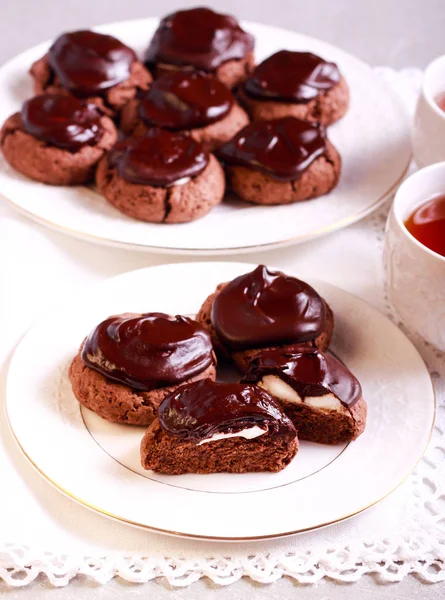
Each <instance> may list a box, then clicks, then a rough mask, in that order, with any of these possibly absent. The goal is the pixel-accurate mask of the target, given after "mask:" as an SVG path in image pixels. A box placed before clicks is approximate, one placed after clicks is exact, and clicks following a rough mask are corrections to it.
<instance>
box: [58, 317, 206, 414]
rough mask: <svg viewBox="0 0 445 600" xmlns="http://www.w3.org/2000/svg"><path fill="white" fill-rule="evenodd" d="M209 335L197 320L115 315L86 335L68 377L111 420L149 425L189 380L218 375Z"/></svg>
mask: <svg viewBox="0 0 445 600" xmlns="http://www.w3.org/2000/svg"><path fill="white" fill-rule="evenodd" d="M215 365H216V359H215V355H214V353H213V349H212V344H211V341H210V337H209V335H208V334H207V333H206V332H205V330H204V329H203V328H202V327H200V326H199V324H198V323H197V322H196V321H193V320H192V319H189V318H188V317H182V316H176V317H173V316H170V315H166V314H164V313H147V314H132V313H127V314H123V315H116V316H113V317H110V318H108V319H106V320H105V321H103V322H102V323H100V324H99V325H98V326H97V327H96V328H95V329H94V330H93V331H92V332H91V333H90V335H89V336H88V337H87V338H86V339H85V341H84V342H83V344H82V346H81V348H80V350H79V353H78V354H77V356H76V357H75V358H74V360H73V362H72V364H71V367H70V370H69V376H70V380H71V384H72V386H73V392H74V394H75V396H76V398H77V399H78V400H79V402H81V403H82V404H83V405H85V406H86V407H87V408H90V409H91V410H93V411H94V412H96V413H97V414H98V415H99V416H101V417H103V418H104V419H107V420H109V421H115V422H118V423H129V424H135V425H147V424H149V423H151V421H152V420H153V418H154V415H155V414H156V410H157V407H158V405H159V403H160V402H161V401H162V400H163V398H165V396H166V395H168V394H169V393H170V392H172V391H174V390H175V389H176V388H177V387H178V386H180V385H182V384H183V383H185V382H192V381H197V380H199V379H202V378H207V377H210V378H214V377H215Z"/></svg>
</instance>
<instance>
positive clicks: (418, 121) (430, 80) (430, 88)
mask: <svg viewBox="0 0 445 600" xmlns="http://www.w3.org/2000/svg"><path fill="white" fill-rule="evenodd" d="M443 93H445V55H444V56H439V58H436V60H433V62H432V63H430V64H429V65H428V67H427V69H426V71H425V76H424V78H423V84H422V91H421V93H420V97H419V100H418V102H417V107H416V114H415V117H414V129H413V152H414V158H415V160H416V163H417V165H418V166H419V167H426V166H427V165H432V164H433V163H437V162H441V161H444V160H445V112H444V111H443V110H441V109H440V108H439V106H438V105H437V104H436V101H435V98H437V96H439V95H440V94H443Z"/></svg>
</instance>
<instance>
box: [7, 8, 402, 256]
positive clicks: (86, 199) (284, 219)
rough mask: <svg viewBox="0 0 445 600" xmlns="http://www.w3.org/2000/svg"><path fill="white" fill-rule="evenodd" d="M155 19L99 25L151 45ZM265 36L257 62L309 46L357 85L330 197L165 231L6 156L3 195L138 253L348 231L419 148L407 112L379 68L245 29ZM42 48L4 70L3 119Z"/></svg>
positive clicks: (231, 211)
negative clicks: (29, 173) (34, 176)
mask: <svg viewBox="0 0 445 600" xmlns="http://www.w3.org/2000/svg"><path fill="white" fill-rule="evenodd" d="M156 24H157V20H156V19H144V20H135V21H126V22H121V23H114V24H112V25H106V26H102V27H99V28H97V29H98V30H100V31H103V32H106V33H110V34H112V35H115V36H117V37H119V38H120V39H122V40H123V41H124V42H126V43H128V44H129V45H131V46H133V47H134V48H135V49H136V50H138V51H139V52H142V51H143V49H144V48H145V47H146V45H147V42H148V40H149V39H150V37H151V34H152V32H153V30H154V29H155V27H156ZM245 27H246V28H247V29H249V30H250V31H251V32H252V33H253V34H254V35H255V37H256V41H257V51H256V54H257V58H258V60H262V59H263V58H265V57H266V56H268V55H269V54H271V53H273V52H275V51H277V50H280V49H282V48H288V49H299V50H310V51H313V52H315V53H318V54H320V55H321V56H323V57H325V58H326V59H328V60H332V61H335V62H336V63H338V65H339V67H340V69H341V70H342V72H343V73H344V75H345V77H346V79H347V81H348V83H349V86H350V88H351V106H350V109H349V111H348V113H347V115H346V116H345V117H344V118H343V119H342V120H341V121H340V122H339V123H336V124H335V125H333V126H332V127H330V128H329V137H330V139H331V140H332V141H333V143H334V144H335V145H336V146H337V147H338V149H339V151H340V154H341V155H342V160H343V168H342V176H341V180H340V183H339V185H338V187H337V188H336V189H335V190H333V191H332V192H331V193H330V194H329V195H327V196H324V197H322V198H318V199H315V200H311V201H308V202H303V203H299V204H293V205H288V206H254V205H250V204H247V203H245V202H241V201H239V200H236V199H234V198H227V200H226V201H225V202H224V203H223V204H221V205H219V206H217V207H216V208H215V209H214V210H213V211H211V213H209V214H208V215H207V216H206V217H204V218H202V219H199V220H197V221H195V222H193V223H187V224H181V225H163V224H161V225H159V224H150V223H142V222H138V221H135V220H133V219H130V218H128V217H126V216H125V215H123V214H122V213H120V212H119V211H117V210H116V209H114V208H113V207H112V206H111V205H109V204H108V203H107V202H106V200H105V199H104V198H102V197H101V196H100V195H99V194H97V193H96V191H95V190H94V189H93V188H92V187H91V188H87V187H71V188H68V187H52V186H46V185H43V184H38V183H36V182H33V181H31V180H29V179H27V178H26V177H24V176H21V175H20V174H18V173H16V172H14V171H13V170H12V169H11V168H10V167H9V166H8V165H7V163H6V161H5V160H4V159H3V157H0V193H1V194H2V195H3V196H4V197H5V198H6V199H7V200H8V201H9V202H10V203H12V204H13V205H14V206H15V207H16V208H17V209H19V210H20V211H21V212H22V213H24V214H26V215H27V216H29V217H31V218H33V219H35V220H37V221H38V222H40V223H42V224H44V225H46V226H48V227H51V228H53V229H57V230H60V231H61V232H63V233H66V234H68V235H72V236H75V237H78V238H82V239H85V240H89V241H92V242H96V243H102V244H109V245H113V246H118V247H126V248H130V249H135V250H146V251H156V252H169V253H180V254H191V255H194V254H195V255H196V254H230V253H232V254H233V253H236V252H253V251H258V250H264V249H265V248H273V247H279V246H286V245H291V244H296V243H299V242H303V241H306V240H308V239H311V238H315V237H318V236H321V235H324V234H326V233H329V232H331V231H334V230H336V229H339V228H342V227H345V226H347V225H349V224H351V223H353V222H355V221H357V220H359V219H361V218H363V217H365V216H366V215H367V214H369V213H370V212H371V211H372V210H374V209H375V208H377V207H378V206H379V205H380V204H381V203H382V202H384V200H386V199H387V198H388V197H389V196H390V195H391V194H392V193H393V192H394V191H395V189H396V187H397V186H398V184H399V183H400V182H401V180H402V179H403V176H404V174H405V172H406V170H407V167H408V164H409V161H410V156H411V145H410V136H409V127H408V120H407V117H406V115H405V110H404V107H403V106H402V105H401V102H400V100H399V99H398V98H397V96H396V95H395V93H394V92H393V91H392V90H391V89H390V88H389V87H388V85H387V84H386V83H385V82H384V81H383V80H382V79H381V78H380V77H379V76H378V75H376V74H375V73H374V72H373V70H372V69H371V68H370V67H369V66H368V65H366V64H365V63H363V62H361V61H360V60H358V59H357V58H355V57H353V56H351V55H350V54H347V53H346V52H344V51H342V50H340V49H338V48H336V47H334V46H331V45H329V44H327V43H325V42H322V41H320V40H317V39H314V38H311V37H307V36H304V35H301V34H298V33H295V32H293V31H288V30H284V29H279V28H276V27H271V26H268V25H260V24H257V23H245ZM47 48H48V43H46V44H41V45H39V46H36V47H34V48H31V49H30V50H28V51H26V52H24V53H23V54H21V55H19V56H17V57H16V58H14V59H13V60H11V61H9V62H8V63H7V64H6V65H4V66H3V67H2V68H1V69H0V100H1V101H0V120H4V119H6V118H7V117H8V116H9V115H10V114H12V113H13V112H16V111H17V110H19V108H20V105H21V103H22V102H23V100H25V99H26V98H27V97H29V96H30V95H32V85H31V80H30V77H29V75H28V70H29V66H30V65H31V63H32V62H33V61H34V60H36V59H37V58H39V57H40V56H42V55H43V54H44V53H45V51H46V49H47Z"/></svg>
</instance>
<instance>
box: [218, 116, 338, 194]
mask: <svg viewBox="0 0 445 600" xmlns="http://www.w3.org/2000/svg"><path fill="white" fill-rule="evenodd" d="M218 156H219V157H220V159H221V160H222V161H223V162H224V163H225V165H226V173H227V178H228V183H229V186H230V187H231V188H232V190H233V191H234V192H235V193H236V194H237V195H238V196H239V197H240V198H242V199H243V200H247V201H249V202H254V203H257V204H289V203H291V202H299V201H302V200H308V199H311V198H316V197H317V196H321V195H323V194H326V193H328V192H329V191H331V190H332V188H333V187H335V185H336V184H337V182H338V179H339V176H340V169H341V159H340V155H339V154H338V152H337V150H336V149H335V148H334V146H333V145H332V144H331V142H330V141H329V140H328V139H327V137H326V132H325V130H324V128H323V127H322V126H321V125H319V124H314V123H308V122H306V121H302V120H301V119H296V118H295V117H283V118H281V119H275V120H269V121H254V122H253V123H250V124H249V125H247V126H246V127H244V128H243V129H241V130H240V131H239V132H238V133H237V134H236V135H235V136H234V137H233V139H232V140H230V141H229V142H227V143H226V144H224V145H223V146H221V148H219V150H218Z"/></svg>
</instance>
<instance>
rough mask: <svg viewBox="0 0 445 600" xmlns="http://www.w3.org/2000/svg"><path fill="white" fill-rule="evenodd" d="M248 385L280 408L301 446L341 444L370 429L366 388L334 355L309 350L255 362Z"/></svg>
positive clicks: (262, 356)
mask: <svg viewBox="0 0 445 600" xmlns="http://www.w3.org/2000/svg"><path fill="white" fill-rule="evenodd" d="M243 381H244V382H245V383H254V384H256V385H259V386H260V387H262V388H263V389H265V390H267V391H268V392H269V393H270V394H272V395H273V396H274V397H275V398H276V399H277V400H278V401H279V402H280V404H281V406H282V407H283V410H284V411H285V413H286V414H287V416H288V417H289V418H290V419H291V420H292V422H293V424H294V425H295V427H296V429H297V431H298V437H299V438H300V439H301V440H308V441H311V442H318V443H322V444H339V443H344V442H350V441H351V440H355V439H356V438H357V437H358V436H359V435H360V434H362V433H363V431H364V429H365V425H366V415H367V405H366V402H365V400H364V399H363V395H362V388H361V386H360V383H359V382H358V380H357V379H356V377H354V375H353V374H352V373H351V372H350V371H349V369H348V368H347V367H346V366H345V365H344V364H343V363H342V362H340V361H339V360H338V359H337V358H335V356H333V355H332V354H324V353H323V352H320V351H318V350H316V349H315V348H307V347H300V348H298V347H296V348H294V349H293V350H289V351H285V350H275V351H269V352H263V353H262V354H260V355H258V356H257V357H256V358H255V359H254V360H252V361H251V363H250V365H249V370H248V372H247V373H246V375H245V377H244V379H243Z"/></svg>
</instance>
